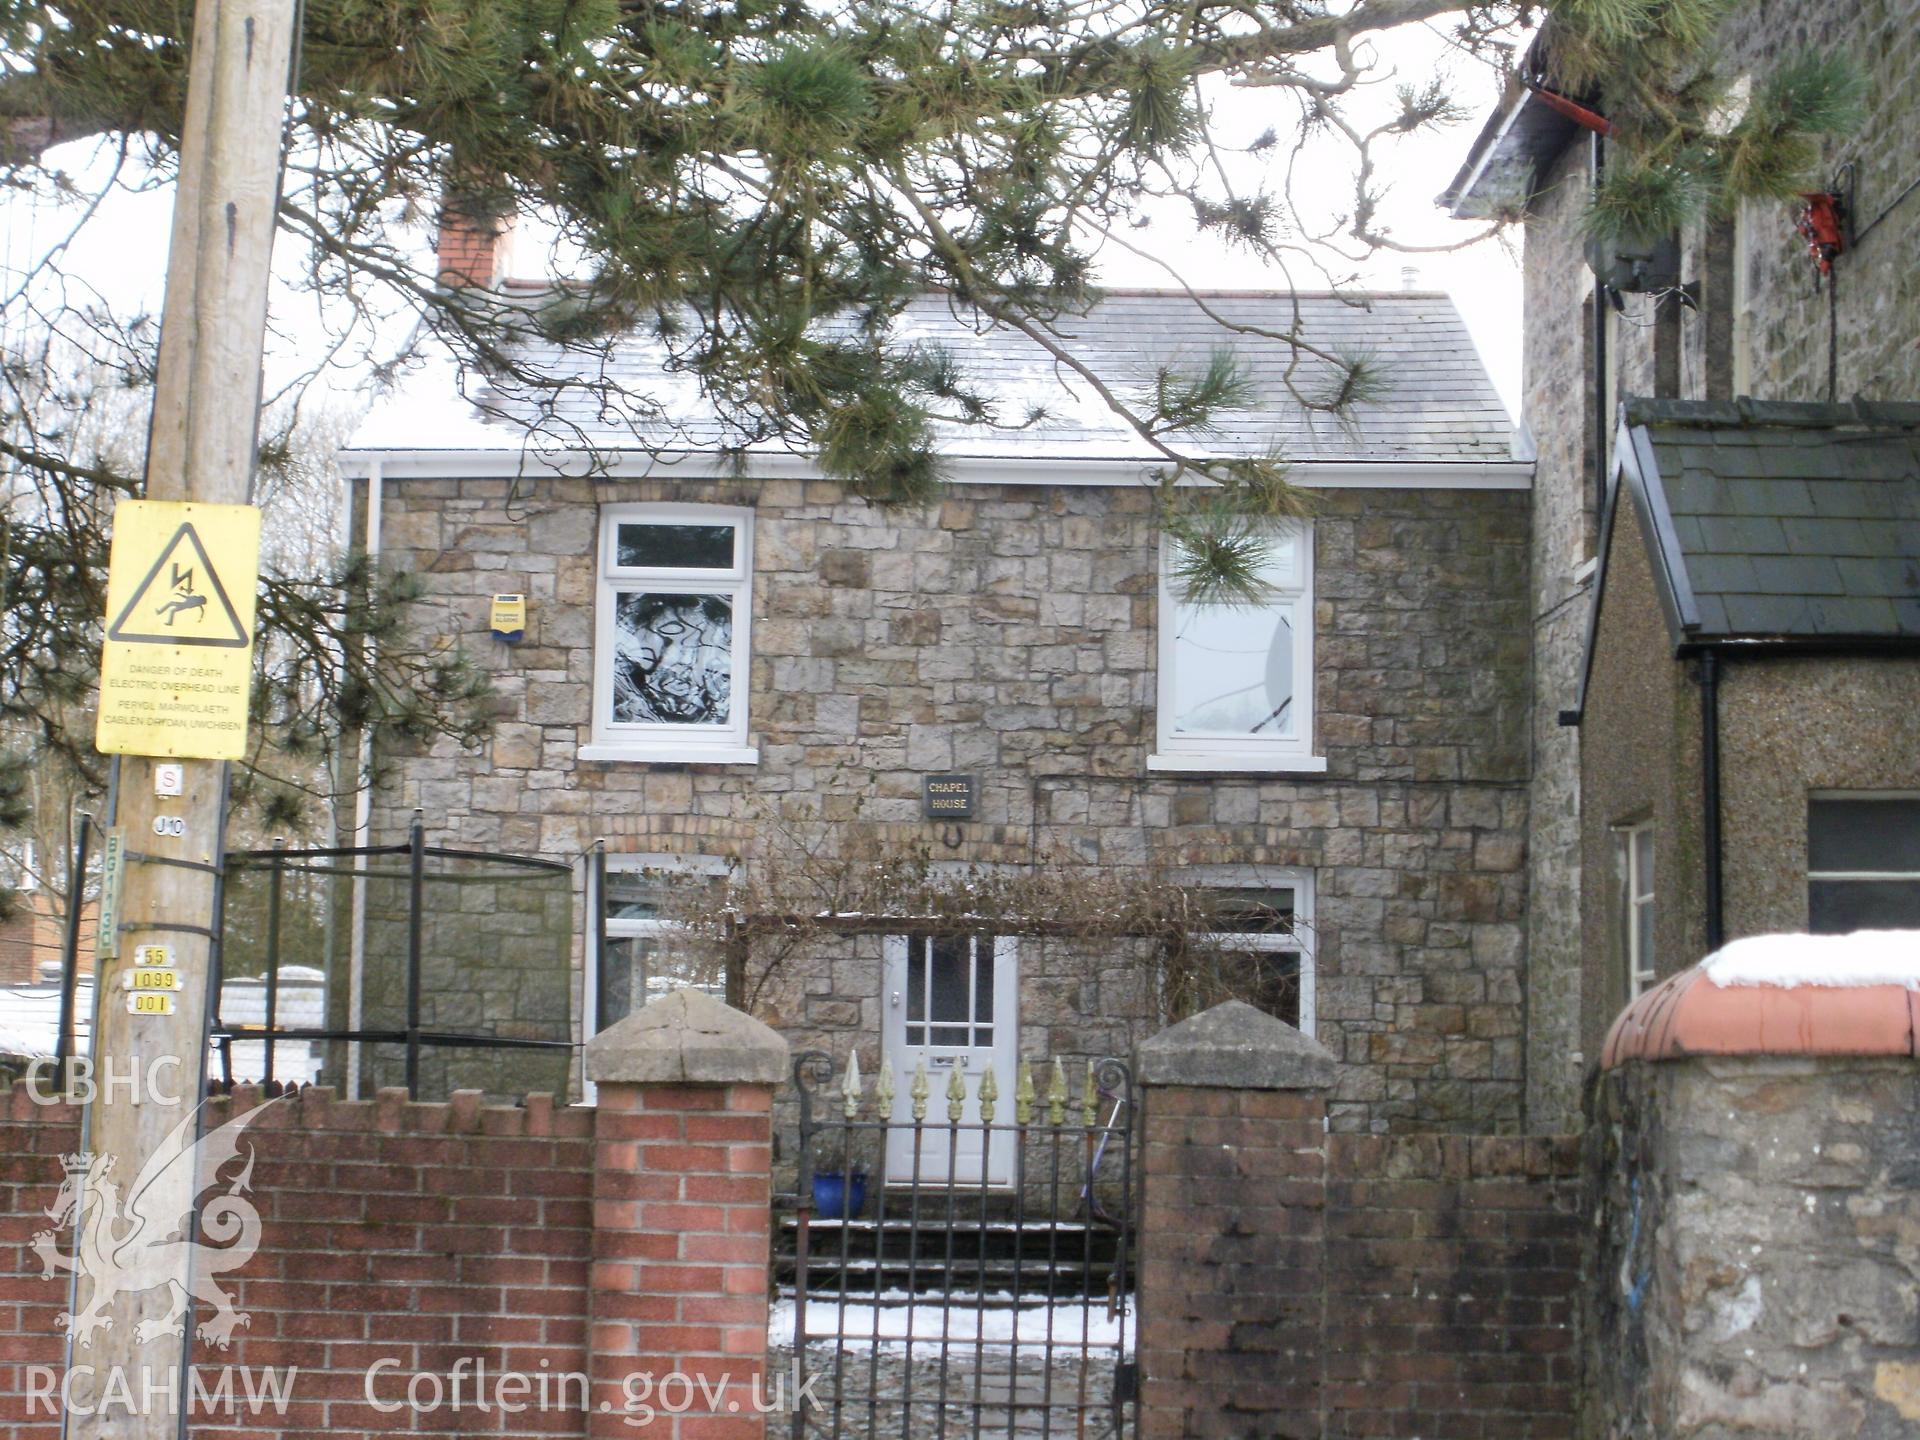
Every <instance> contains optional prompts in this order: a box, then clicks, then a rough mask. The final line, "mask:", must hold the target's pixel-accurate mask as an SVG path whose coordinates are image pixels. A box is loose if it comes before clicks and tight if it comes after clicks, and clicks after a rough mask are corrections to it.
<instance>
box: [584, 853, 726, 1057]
mask: <svg viewBox="0 0 1920 1440" xmlns="http://www.w3.org/2000/svg"><path fill="white" fill-rule="evenodd" d="M726 870H727V864H726V862H725V861H724V860H720V859H717V858H714V857H712V856H705V855H693V856H687V855H603V854H602V855H596V856H595V863H594V867H593V883H592V886H591V889H592V894H591V895H590V896H589V897H588V901H589V905H590V907H591V910H592V914H593V915H594V917H595V919H596V922H597V923H596V925H595V928H594V930H593V931H592V932H590V933H592V934H593V935H594V939H595V945H594V951H595V953H594V955H593V957H592V960H591V963H590V964H589V966H588V976H589V985H588V997H587V1000H588V1003H587V1016H588V1020H589V1025H588V1033H589V1034H596V1035H597V1034H598V1033H599V1032H600V1031H602V1030H604V1029H606V1028H607V1027H608V1026H609V1025H612V1024H615V1023H616V1022H618V1021H620V1020H624V1019H625V1018H626V1017H627V1016H628V1015H631V1014H633V1013H634V1012H635V1011H636V1010H639V1009H642V1008H643V1007H645V1006H646V1005H647V1003H648V1002H649V1001H653V1000H658V999H659V998H660V997H661V996H663V995H667V994H670V993H672V992H673V991H675V990H679V989H683V988H692V989H696V990H703V991H705V992H706V993H708V994H709V995H713V996H715V997H716V998H719V999H725V998H726V975H725V973H724V968H723V967H720V966H718V965H715V964H714V963H712V962H711V958H710V957H708V956H706V955H704V954H702V953H699V952H697V951H695V950H694V949H693V948H692V947H688V946H685V945H676V944H674V943H673V942H674V938H675V933H676V930H677V928H678V927H677V925H676V923H675V921H674V919H673V916H674V914H675V907H674V904H673V892H674V890H675V887H685V886H688V885H711V884H715V883H717V881H718V880H719V879H720V877H723V876H724V875H725V874H726Z"/></svg>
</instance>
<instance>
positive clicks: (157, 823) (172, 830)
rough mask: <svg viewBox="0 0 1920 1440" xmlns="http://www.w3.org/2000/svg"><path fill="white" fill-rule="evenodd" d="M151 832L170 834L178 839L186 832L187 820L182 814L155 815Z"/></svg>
mask: <svg viewBox="0 0 1920 1440" xmlns="http://www.w3.org/2000/svg"><path fill="white" fill-rule="evenodd" d="M153 833H154V834H156V835H171V836H173V838H174V839H176V840H177V839H179V838H180V837H181V836H183V835H185V834H186V833H187V821H186V817H185V816H184V815H156V816H154V817H153Z"/></svg>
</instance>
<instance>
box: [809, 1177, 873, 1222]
mask: <svg viewBox="0 0 1920 1440" xmlns="http://www.w3.org/2000/svg"><path fill="white" fill-rule="evenodd" d="M866 1208H867V1177H866V1175H865V1174H864V1173H863V1172H861V1171H858V1170H856V1171H854V1172H853V1175H852V1176H851V1177H848V1176H845V1175H842V1174H841V1173H840V1172H839V1171H838V1170H830V1171H825V1172H822V1173H816V1174H815V1175H814V1177H813V1213H814V1214H816V1215H819V1216H822V1217H824V1218H826V1219H830V1220H846V1219H850V1218H852V1217H853V1216H855V1215H858V1214H859V1213H860V1212H861V1211H862V1210H864V1209H866Z"/></svg>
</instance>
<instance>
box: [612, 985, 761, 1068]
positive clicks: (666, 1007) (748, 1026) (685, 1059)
mask: <svg viewBox="0 0 1920 1440" xmlns="http://www.w3.org/2000/svg"><path fill="white" fill-rule="evenodd" d="M586 1063H587V1078H588V1079H589V1080H591V1081H593V1082H594V1083H595V1084H598V1085H778V1084H779V1083H780V1082H781V1081H782V1080H784V1079H786V1078H787V1042H786V1041H785V1040H783V1039H781V1038H780V1036H779V1035H777V1034H775V1033H774V1032H773V1031H772V1030H770V1029H768V1028H767V1027H766V1026H765V1025H762V1024H761V1023H760V1022H759V1021H758V1020H755V1019H754V1018H753V1017H752V1016H751V1015H747V1014H744V1013H742V1012H741V1011H739V1010H735V1009H733V1008H732V1007H731V1006H729V1005H725V1004H722V1003H721V1002H720V1001H718V1000H716V999H714V998H713V997H712V996H711V995H708V994H706V993H705V992H703V991H699V990H676V991H674V992H673V993H672V994H670V995H665V996H662V997H661V998H660V999H658V1000H655V1001H653V1002H652V1003H651V1004H649V1005H647V1006H645V1007H644V1008H642V1009H640V1010H637V1011H635V1012H634V1013H633V1014H631V1015H629V1016H627V1017H626V1018H625V1019H624V1020H621V1021H619V1022H618V1023H617V1024H614V1025H611V1026H609V1027H608V1028H607V1029H605V1030H602V1031H601V1032H600V1033H599V1034H598V1035H596V1036H594V1037H593V1039H591V1040H589V1041H588V1042H587V1061H586Z"/></svg>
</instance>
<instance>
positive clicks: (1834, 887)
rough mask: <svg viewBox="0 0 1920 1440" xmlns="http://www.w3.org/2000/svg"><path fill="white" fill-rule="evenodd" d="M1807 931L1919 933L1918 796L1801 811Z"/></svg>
mask: <svg viewBox="0 0 1920 1440" xmlns="http://www.w3.org/2000/svg"><path fill="white" fill-rule="evenodd" d="M1807 928H1808V929H1809V930H1810V931H1812V932H1813V933H1814V934H1815V935H1845V934H1850V933H1851V932H1853V931H1855V930H1907V929H1914V928H1920V796H1915V795H1905V796H1902V795H1827V796H1816V797H1815V798H1814V799H1813V800H1811V801H1809V802H1808V805H1807Z"/></svg>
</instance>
